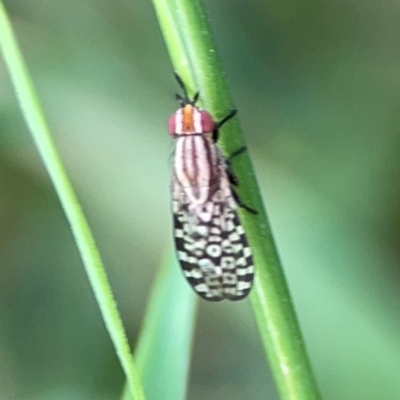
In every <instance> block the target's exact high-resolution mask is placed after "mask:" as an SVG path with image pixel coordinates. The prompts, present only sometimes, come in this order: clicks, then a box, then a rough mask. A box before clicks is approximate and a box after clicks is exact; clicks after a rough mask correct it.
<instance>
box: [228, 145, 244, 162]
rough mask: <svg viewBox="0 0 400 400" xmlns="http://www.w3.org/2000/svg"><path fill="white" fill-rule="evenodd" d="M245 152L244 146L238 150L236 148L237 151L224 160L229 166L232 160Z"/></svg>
mask: <svg viewBox="0 0 400 400" xmlns="http://www.w3.org/2000/svg"><path fill="white" fill-rule="evenodd" d="M246 150H247V147H246V146H242V147H240V148H238V149H237V150H235V151H234V152H233V153H232V154H231V155H230V156H229V157H228V158H227V159H226V163H227V164H230V163H231V162H232V159H234V158H235V157H237V156H239V155H240V154H242V153H244V152H245V151H246Z"/></svg>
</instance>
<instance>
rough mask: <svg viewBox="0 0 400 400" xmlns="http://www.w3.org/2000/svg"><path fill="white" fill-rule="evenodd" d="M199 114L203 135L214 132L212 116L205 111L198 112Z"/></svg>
mask: <svg viewBox="0 0 400 400" xmlns="http://www.w3.org/2000/svg"><path fill="white" fill-rule="evenodd" d="M200 113H201V127H202V130H203V133H210V132H213V131H214V128H215V123H214V120H213V118H212V116H211V115H210V114H209V113H208V112H207V111H204V110H202V111H200Z"/></svg>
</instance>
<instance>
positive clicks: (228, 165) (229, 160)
mask: <svg viewBox="0 0 400 400" xmlns="http://www.w3.org/2000/svg"><path fill="white" fill-rule="evenodd" d="M246 150H247V147H246V146H242V147H240V148H239V149H237V150H236V151H234V152H233V153H232V154H231V155H230V156H229V157H228V158H227V159H226V160H225V164H226V173H227V175H228V178H229V182H230V183H231V185H234V186H238V185H239V180H238V178H237V176H236V174H235V173H234V172H233V169H232V160H233V159H234V158H235V157H237V156H239V155H240V154H242V153H243V152H245V151H246Z"/></svg>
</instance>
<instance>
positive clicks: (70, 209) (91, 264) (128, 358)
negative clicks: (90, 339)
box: [0, 1, 144, 400]
mask: <svg viewBox="0 0 400 400" xmlns="http://www.w3.org/2000/svg"><path fill="white" fill-rule="evenodd" d="M0 47H1V51H2V53H3V57H4V60H5V63H6V66H7V68H8V72H9V74H10V77H11V81H12V83H13V85H14V89H15V92H16V95H17V98H18V100H19V104H20V107H21V110H22V114H23V116H24V118H25V121H26V123H27V125H28V128H29V130H30V133H31V135H32V138H33V140H34V142H35V145H36V147H37V149H38V151H39V154H40V156H41V158H42V160H43V163H44V165H45V167H46V169H47V172H48V173H49V175H50V178H51V180H52V182H53V185H54V188H55V191H56V193H57V195H58V198H59V199H60V203H61V205H62V208H63V209H64V212H65V215H66V216H67V219H68V221H69V224H70V226H71V230H72V233H73V235H74V238H75V241H76V244H77V246H78V249H79V252H80V255H81V257H82V261H83V264H84V266H85V269H86V273H87V275H88V277H89V281H90V284H91V286H92V289H93V291H94V294H95V297H96V300H97V303H98V305H99V308H100V311H101V315H102V317H103V320H104V322H105V325H106V327H107V330H108V332H109V334H110V336H111V340H112V342H113V344H114V347H115V350H116V353H117V356H118V357H119V360H120V362H121V365H122V368H123V370H124V372H125V374H126V378H127V380H128V382H129V388H130V390H131V393H132V396H133V398H134V399H135V400H136V399H137V400H143V399H144V395H143V390H142V387H141V383H140V380H139V375H138V373H137V370H136V367H135V364H134V362H133V357H132V355H131V352H130V349H129V344H128V341H127V338H126V335H125V332H124V328H123V324H122V320H121V317H120V315H119V313H118V309H117V305H116V303H115V301H114V297H113V295H112V291H111V287H110V285H109V282H108V279H107V275H106V272H105V270H104V267H103V264H102V261H101V258H100V254H99V252H98V250H97V247H96V244H95V241H94V239H93V236H92V233H91V231H90V228H89V225H88V223H87V221H86V219H85V216H84V215H83V212H82V209H81V207H80V205H79V202H78V199H77V197H76V195H75V192H74V190H73V187H72V185H71V182H70V181H69V179H68V176H67V174H66V172H65V169H64V166H63V165H62V162H61V159H60V157H59V155H58V153H57V150H56V147H55V145H54V142H53V140H52V137H51V134H50V130H49V128H48V126H47V123H46V120H45V117H44V114H43V112H42V109H41V106H40V104H39V99H38V97H37V95H36V91H35V88H34V85H33V83H32V80H31V78H30V76H29V73H28V69H27V67H26V65H25V62H24V60H23V57H22V54H21V52H20V50H19V47H18V44H17V41H16V38H15V35H14V33H13V30H12V27H11V24H10V21H9V19H8V16H7V13H6V10H5V8H4V6H3V3H2V2H1V1H0Z"/></svg>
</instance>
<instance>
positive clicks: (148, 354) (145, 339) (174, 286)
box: [122, 255, 197, 400]
mask: <svg viewBox="0 0 400 400" xmlns="http://www.w3.org/2000/svg"><path fill="white" fill-rule="evenodd" d="M196 304H197V302H196V297H195V295H194V293H193V292H192V290H191V289H190V288H189V286H188V285H187V283H186V281H185V280H184V279H183V276H182V273H181V272H180V268H179V266H178V265H177V263H176V258H175V255H171V256H170V257H169V258H168V259H167V260H165V262H164V263H163V266H162V267H161V269H160V271H159V273H158V275H157V278H156V281H155V282H154V285H153V288H152V291H151V295H150V299H149V304H148V309H147V311H146V315H145V320H144V324H143V328H142V332H141V334H140V337H139V342H138V346H137V348H136V351H135V361H136V363H137V366H138V368H139V372H140V375H141V380H142V382H143V386H144V390H145V394H146V397H147V398H149V399H152V400H184V399H185V398H186V389H187V380H188V374H189V368H190V356H191V349H192V336H193V331H194V325H195V319H196ZM130 399H131V397H130V395H129V393H128V392H127V390H126V388H125V390H124V394H123V396H122V400H130Z"/></svg>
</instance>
